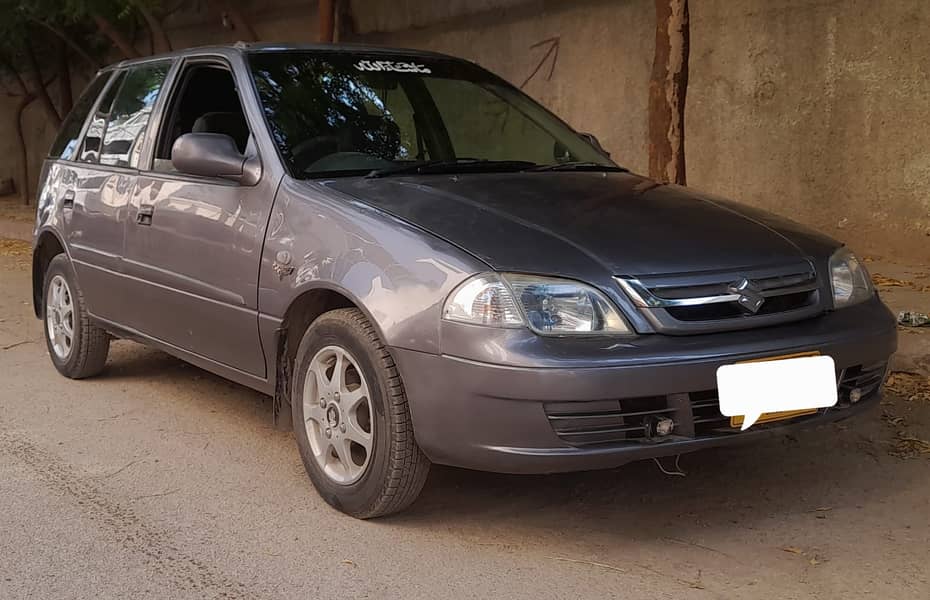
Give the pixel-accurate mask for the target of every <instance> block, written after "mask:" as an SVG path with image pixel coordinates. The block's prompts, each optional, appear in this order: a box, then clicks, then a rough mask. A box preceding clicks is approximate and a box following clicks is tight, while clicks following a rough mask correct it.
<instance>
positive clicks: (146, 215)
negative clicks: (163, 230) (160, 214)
mask: <svg viewBox="0 0 930 600" xmlns="http://www.w3.org/2000/svg"><path fill="white" fill-rule="evenodd" d="M154 212H155V207H154V206H152V205H151V204H142V205H140V206H139V212H138V213H136V223H138V224H139V225H151V224H152V215H153V214H154Z"/></svg>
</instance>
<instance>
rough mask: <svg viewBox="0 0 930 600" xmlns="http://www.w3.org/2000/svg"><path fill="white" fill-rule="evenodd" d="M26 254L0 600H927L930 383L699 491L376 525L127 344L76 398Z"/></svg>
mask: <svg viewBox="0 0 930 600" xmlns="http://www.w3.org/2000/svg"><path fill="white" fill-rule="evenodd" d="M22 249H23V244H20V243H16V242H6V243H5V245H4V246H2V247H0V506H2V510H0V598H4V599H6V598H10V599H18V598H38V599H48V598H116V597H120V598H213V597H224V598H335V597H340V598H411V599H412V598H429V599H435V598H459V597H461V598H482V599H485V598H505V597H506V598H527V599H533V600H538V599H545V598H649V599H654V598H676V599H678V598H689V599H690V598H694V599H703V598H765V599H766V600H770V599H775V598H799V599H800V598H805V599H806V598H824V599H833V598H864V597H868V596H874V597H877V598H895V599H906V598H914V599H921V600H925V599H926V598H928V597H930V562H928V549H930V458H928V457H930V454H926V453H922V451H924V450H926V447H924V446H922V445H921V444H920V443H919V442H917V441H914V440H922V439H927V438H930V397H928V396H927V393H928V389H930V388H928V386H927V380H926V379H924V378H919V377H916V376H910V375H898V376H896V377H895V378H894V379H893V380H892V385H893V386H894V390H895V391H894V392H892V393H890V394H889V395H888V397H887V398H886V401H885V403H884V404H883V405H882V406H880V407H878V408H877V409H876V410H875V411H873V412H871V413H869V414H868V415H866V416H864V417H862V418H860V419H858V420H854V421H847V422H845V423H841V424H836V425H832V426H828V427H825V428H821V429H818V430H813V431H807V432H803V433H800V434H798V435H796V436H789V437H782V438H778V439H772V440H770V441H768V442H763V443H760V444H756V445H751V446H743V447H737V448H727V449H717V450H709V451H704V452H700V453H696V454H691V455H686V456H683V457H682V459H681V467H682V469H683V470H684V471H685V472H686V473H687V476H686V477H673V476H667V475H663V474H662V473H660V472H659V471H658V469H657V468H656V466H655V465H654V464H653V463H651V462H645V463H636V464H631V465H628V466H625V467H622V468H619V469H615V470H612V471H602V472H589V473H577V474H570V475H558V476H533V477H530V476H504V475H492V474H483V473H476V472H469V471H463V470H456V469H449V468H440V467H434V469H433V471H432V472H431V474H430V478H429V481H428V483H427V486H426V489H425V491H424V493H423V495H422V497H421V499H420V500H419V501H418V502H417V503H416V504H415V505H414V506H413V507H412V508H411V509H410V510H409V511H408V512H406V513H404V514H402V515H399V516H395V517H392V518H389V519H383V520H379V521H373V522H362V521H356V520H353V519H351V518H348V517H345V516H342V515H341V514H339V513H337V512H335V511H334V510H332V509H330V508H329V507H328V506H327V505H326V504H324V503H323V501H322V500H320V499H319V498H318V497H317V496H316V494H315V493H314V491H313V489H312V488H311V486H310V484H309V481H308V479H307V477H306V476H305V474H304V471H303V467H302V465H301V463H300V460H299V458H298V456H297V452H296V448H295V446H294V442H293V440H292V438H291V435H290V434H286V433H282V432H279V431H276V430H274V429H273V428H272V427H271V416H270V403H269V401H268V399H267V398H265V397H263V396H261V395H259V394H257V393H255V392H252V391H250V390H248V389H246V388H243V387H240V386H237V385H235V384H232V383H229V382H226V381H224V380H221V379H219V378H217V377H214V376H212V375H210V374H208V373H206V372H204V371H201V370H199V369H196V368H194V367H191V366H188V365H186V364H185V363H183V362H181V361H179V360H176V359H174V358H171V357H169V356H167V355H165V354H162V353H160V352H156V351H153V350H148V349H146V348H143V347H141V346H138V345H136V344H133V343H130V342H122V341H121V342H117V343H115V344H114V346H113V349H112V351H111V355H110V361H109V363H108V367H107V370H106V372H105V373H104V374H103V375H102V376H100V377H98V378H95V379H92V380H87V381H81V382H75V381H69V380H66V379H64V378H62V377H60V376H59V375H58V374H57V373H56V372H55V370H54V368H53V367H52V365H51V363H50V362H49V359H48V357H47V355H46V349H45V345H44V342H43V340H42V337H41V336H42V329H41V327H40V325H39V322H38V321H36V320H35V319H34V318H33V316H32V314H31V307H30V299H29V293H30V292H29V273H28V268H27V266H28V255H27V254H25V253H22V252H20V250H22ZM913 335H918V334H913Z"/></svg>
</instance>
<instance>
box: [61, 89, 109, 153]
mask: <svg viewBox="0 0 930 600" xmlns="http://www.w3.org/2000/svg"><path fill="white" fill-rule="evenodd" d="M111 75H112V73H101V74H100V75H97V77H95V78H94V80H93V81H92V82H90V85H88V86H87V89H86V90H84V93H83V94H81V97H80V98H78V101H77V102H75V104H74V107H73V108H72V109H71V112H70V113H68V116H67V118H66V119H65V122H64V123H62V125H61V130H59V132H58V137H56V138H55V141H54V142H53V143H52V148H51V149H50V150H49V153H48V156H49V158H61V159H63V160H71V159H73V158H74V155H75V153H76V152H77V147H78V142H79V141H80V137H81V129H82V128H83V127H84V121H86V120H87V113H89V112H90V109H91V108H92V107H93V106H94V102H96V101H97V96H99V95H100V92H102V91H103V88H104V86H106V84H107V81H108V80H109V79H110V76H111Z"/></svg>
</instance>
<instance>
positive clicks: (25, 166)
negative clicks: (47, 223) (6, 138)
mask: <svg viewBox="0 0 930 600" xmlns="http://www.w3.org/2000/svg"><path fill="white" fill-rule="evenodd" d="M33 100H35V96H22V97H21V98H20V100H19V104H18V105H17V106H16V113H15V114H16V117H15V118H16V123H14V126H15V129H16V137H17V139H18V141H19V159H20V161H21V163H20V171H19V172H20V184H21V185H20V192H21V193H22V195H23V203H24V204H25V205H26V206H29V198H30V196H31V192H30V189H29V188H30V187H31V186H30V185H29V184H30V181H29V151H28V148H27V147H26V135H25V133H24V132H23V113H24V112H25V111H26V107H27V106H29V105H30V104H32V101H33Z"/></svg>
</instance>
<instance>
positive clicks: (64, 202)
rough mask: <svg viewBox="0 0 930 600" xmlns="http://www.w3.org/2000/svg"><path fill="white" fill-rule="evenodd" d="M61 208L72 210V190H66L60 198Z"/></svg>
mask: <svg viewBox="0 0 930 600" xmlns="http://www.w3.org/2000/svg"><path fill="white" fill-rule="evenodd" d="M61 207H62V208H74V190H68V191H66V192H65V194H64V196H62V197H61Z"/></svg>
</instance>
